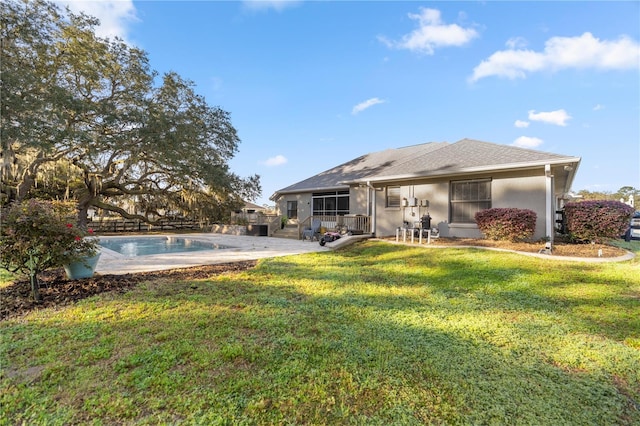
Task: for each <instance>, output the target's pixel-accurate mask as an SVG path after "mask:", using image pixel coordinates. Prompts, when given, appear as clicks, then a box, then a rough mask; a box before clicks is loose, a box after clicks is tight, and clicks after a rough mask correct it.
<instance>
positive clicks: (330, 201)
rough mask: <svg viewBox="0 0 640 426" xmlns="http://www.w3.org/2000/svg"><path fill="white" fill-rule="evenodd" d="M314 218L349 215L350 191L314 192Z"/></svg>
mask: <svg viewBox="0 0 640 426" xmlns="http://www.w3.org/2000/svg"><path fill="white" fill-rule="evenodd" d="M312 200H313V215H314V216H343V215H345V214H349V191H348V190H346V191H327V192H314V193H313V194H312Z"/></svg>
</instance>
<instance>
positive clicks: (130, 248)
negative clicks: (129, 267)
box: [100, 236, 233, 257]
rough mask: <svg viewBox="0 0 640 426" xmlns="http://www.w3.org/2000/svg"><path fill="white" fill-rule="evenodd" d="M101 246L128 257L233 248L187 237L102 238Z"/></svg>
mask: <svg viewBox="0 0 640 426" xmlns="http://www.w3.org/2000/svg"><path fill="white" fill-rule="evenodd" d="M100 245H101V246H102V247H104V248H106V249H109V250H113V251H115V252H117V253H120V254H121V255H123V256H126V257H138V256H148V255H154V254H166V253H187V252H193V251H201V250H222V249H228V248H233V247H231V246H225V245H222V244H216V243H212V242H206V241H198V240H194V239H191V238H187V237H164V236H163V237H130V238H129V237H128V238H120V237H118V238H100Z"/></svg>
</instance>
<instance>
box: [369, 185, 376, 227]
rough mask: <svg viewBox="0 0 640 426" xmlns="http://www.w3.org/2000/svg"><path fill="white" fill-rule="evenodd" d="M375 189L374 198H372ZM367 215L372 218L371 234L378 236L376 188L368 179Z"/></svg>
mask: <svg viewBox="0 0 640 426" xmlns="http://www.w3.org/2000/svg"><path fill="white" fill-rule="evenodd" d="M371 191H373V200H371ZM367 215H369V217H370V218H371V235H372V236H374V237H375V236H376V188H375V187H374V186H373V185H371V182H370V181H367Z"/></svg>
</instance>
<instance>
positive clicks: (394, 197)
mask: <svg viewBox="0 0 640 426" xmlns="http://www.w3.org/2000/svg"><path fill="white" fill-rule="evenodd" d="M387 207H400V187H399V186H387Z"/></svg>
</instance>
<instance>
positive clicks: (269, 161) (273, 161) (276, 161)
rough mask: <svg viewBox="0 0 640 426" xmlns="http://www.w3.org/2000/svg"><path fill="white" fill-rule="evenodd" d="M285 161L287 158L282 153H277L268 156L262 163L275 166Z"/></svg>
mask: <svg viewBox="0 0 640 426" xmlns="http://www.w3.org/2000/svg"><path fill="white" fill-rule="evenodd" d="M287 161H289V160H287V158H286V157H285V156H284V155H280V154H278V155H276V156H275V157H271V158H268V159H267V160H266V161H264V162H263V163H262V164H264V165H265V166H269V167H275V166H281V165H283V164H286V163H287Z"/></svg>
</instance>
